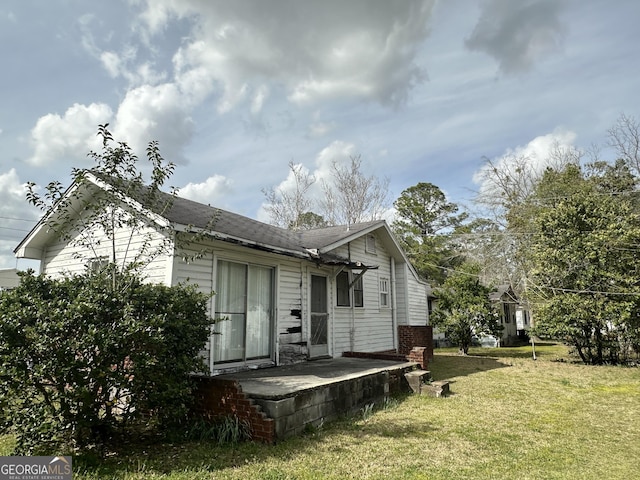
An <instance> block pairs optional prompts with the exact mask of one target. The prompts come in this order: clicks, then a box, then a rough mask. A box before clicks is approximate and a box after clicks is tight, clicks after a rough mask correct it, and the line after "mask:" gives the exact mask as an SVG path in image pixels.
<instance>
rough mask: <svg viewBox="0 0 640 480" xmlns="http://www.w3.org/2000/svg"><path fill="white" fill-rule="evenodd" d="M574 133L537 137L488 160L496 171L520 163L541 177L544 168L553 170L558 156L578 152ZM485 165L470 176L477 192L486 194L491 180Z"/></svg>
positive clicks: (560, 132)
mask: <svg viewBox="0 0 640 480" xmlns="http://www.w3.org/2000/svg"><path fill="white" fill-rule="evenodd" d="M575 139H576V134H575V133H574V132H572V131H569V130H563V129H556V130H555V131H554V132H552V133H548V134H546V135H541V136H538V137H536V138H534V139H533V140H531V141H530V142H529V143H527V144H526V145H524V146H518V147H516V148H513V149H508V150H507V151H505V153H504V154H502V155H501V156H499V157H496V158H493V159H492V160H491V163H492V165H494V166H495V167H496V168H498V169H501V170H504V171H509V170H510V169H515V168H517V167H518V165H519V164H520V163H521V162H523V161H524V162H525V163H526V165H527V167H528V168H529V169H530V170H529V171H530V172H531V173H532V174H534V175H541V174H542V173H543V172H544V169H545V168H546V167H553V166H555V165H556V164H557V161H558V153H561V154H564V156H565V158H568V155H574V156H575V155H577V154H578V151H577V149H576V147H575V145H574V142H575ZM491 168H492V167H490V166H489V165H483V166H482V167H481V168H480V169H479V170H478V171H476V172H475V174H474V175H473V182H474V183H475V184H477V185H479V187H480V188H479V191H480V192H481V193H483V192H484V193H487V192H490V191H492V190H493V189H494V188H495V184H494V183H493V182H492V179H493V178H494V177H493V176H492V175H491V174H490V173H491Z"/></svg>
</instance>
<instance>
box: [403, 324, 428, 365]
mask: <svg viewBox="0 0 640 480" xmlns="http://www.w3.org/2000/svg"><path fill="white" fill-rule="evenodd" d="M413 347H425V348H426V349H427V353H426V355H427V359H428V360H431V359H432V358H433V327H431V326H430V325H423V326H412V325H398V353H400V354H401V355H409V353H410V352H411V350H412V349H413Z"/></svg>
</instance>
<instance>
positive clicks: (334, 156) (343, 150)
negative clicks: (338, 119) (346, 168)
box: [313, 140, 357, 181]
mask: <svg viewBox="0 0 640 480" xmlns="http://www.w3.org/2000/svg"><path fill="white" fill-rule="evenodd" d="M354 155H357V152H356V146H355V145H354V144H353V143H347V142H343V141H341V140H336V141H334V142H332V143H331V144H330V145H329V146H327V147H325V148H323V149H322V150H321V151H320V153H319V154H318V156H317V157H316V159H315V165H316V169H315V171H314V172H313V175H314V176H315V177H316V179H317V180H318V181H320V180H321V179H325V180H329V179H330V178H331V171H332V168H333V164H334V163H338V164H345V163H346V162H348V161H350V159H351V157H352V156H354Z"/></svg>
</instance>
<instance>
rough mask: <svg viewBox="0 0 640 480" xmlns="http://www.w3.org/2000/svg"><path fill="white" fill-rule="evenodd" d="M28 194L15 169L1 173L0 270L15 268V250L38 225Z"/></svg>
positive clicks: (36, 212) (35, 212)
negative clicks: (27, 197)
mask: <svg viewBox="0 0 640 480" xmlns="http://www.w3.org/2000/svg"><path fill="white" fill-rule="evenodd" d="M26 193H27V187H26V184H25V183H23V182H21V181H20V178H19V177H18V174H17V172H16V170H15V169H13V168H12V169H11V170H9V171H8V172H4V173H0V237H2V238H1V240H0V268H7V267H15V259H14V258H13V249H14V248H15V247H16V246H17V245H18V243H19V242H20V240H21V239H22V238H23V237H24V236H25V235H26V234H27V233H28V232H29V230H30V229H31V228H32V227H33V225H35V223H36V219H37V217H38V211H37V210H36V209H35V208H33V207H30V206H29V204H28V203H27V201H26Z"/></svg>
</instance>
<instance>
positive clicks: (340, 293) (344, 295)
mask: <svg viewBox="0 0 640 480" xmlns="http://www.w3.org/2000/svg"><path fill="white" fill-rule="evenodd" d="M336 298H337V303H336V304H337V305H338V307H350V306H351V302H350V301H349V273H348V272H340V273H339V274H338V276H337V277H336Z"/></svg>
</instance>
